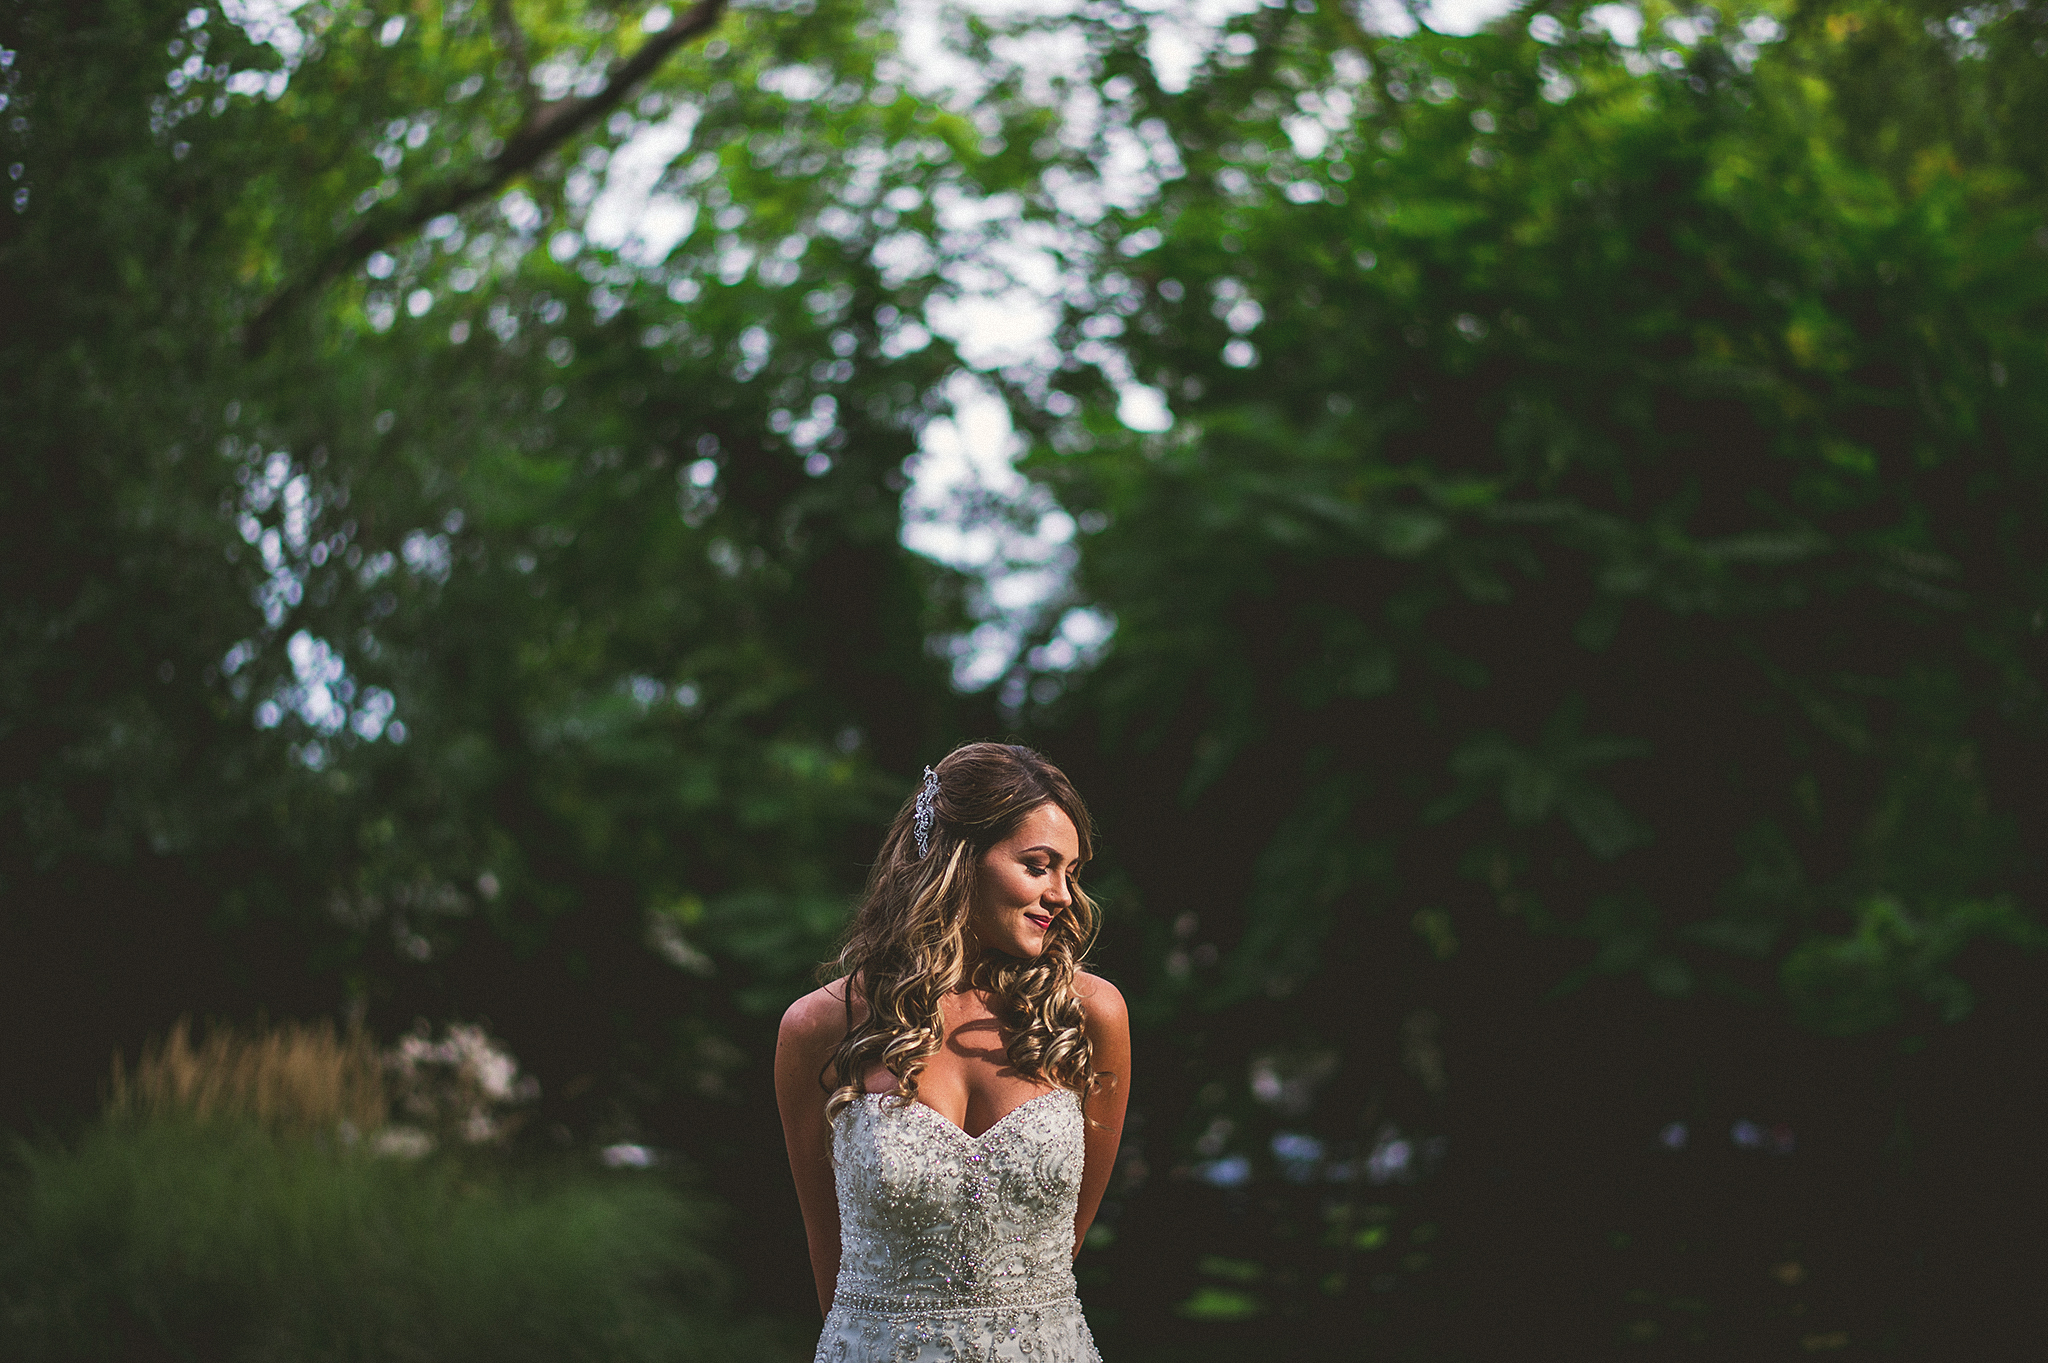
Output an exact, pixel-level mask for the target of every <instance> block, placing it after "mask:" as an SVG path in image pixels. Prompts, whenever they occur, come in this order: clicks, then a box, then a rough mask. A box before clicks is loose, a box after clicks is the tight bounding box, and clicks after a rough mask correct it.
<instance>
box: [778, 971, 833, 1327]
mask: <svg viewBox="0 0 2048 1363" xmlns="http://www.w3.org/2000/svg"><path fill="white" fill-rule="evenodd" d="M844 988H845V984H844V982H841V983H838V984H829V985H826V986H825V987H824V988H823V989H820V990H817V991H815V992H813V993H810V994H806V995H805V996H804V997H802V998H800V999H798V1000H797V1001H796V1002H795V1003H793V1004H791V1005H790V1006H789V1011H788V1012H786V1013H784V1014H783V1015H782V1030H781V1032H780V1034H779V1035H778V1036H777V1037H776V1040H775V1105H776V1107H777V1108H779V1109H780V1110H781V1112H782V1139H783V1143H784V1144H785V1145H786V1146H788V1148H789V1172H790V1175H791V1177H793V1178H794V1179H795V1180H796V1200H797V1205H798V1206H800V1207H801V1208H803V1214H804V1238H805V1239H806V1240H808V1241H809V1242H810V1247H811V1276H812V1278H814V1279H815V1280H816V1283H817V1288H818V1310H819V1311H820V1312H821V1313H825V1314H829V1313H830V1312H831V1310H832V1292H833V1288H834V1286H835V1285H836V1284H837V1283H838V1281H839V1195H838V1192H837V1190H836V1189H835V1188H834V1186H833V1181H832V1133H831V1131H830V1130H829V1129H828V1128H827V1127H826V1125H825V1098H826V1093H825V1090H824V1088H823V1086H822V1085H821V1084H820V1083H819V1080H818V1075H819V1073H820V1072H821V1071H823V1070H824V1068H825V1065H826V1062H827V1061H828V1060H830V1059H831V1056H832V1048H833V1047H834V1046H835V1045H837V1044H838V1042H839V1039H840V1038H841V1037H842V1036H844V1035H846V1000H845V998H844V997H843V996H842V995H841V994H840V993H839V991H840V990H842V989H844Z"/></svg>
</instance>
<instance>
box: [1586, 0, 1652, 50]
mask: <svg viewBox="0 0 2048 1363" xmlns="http://www.w3.org/2000/svg"><path fill="white" fill-rule="evenodd" d="M1583 22H1584V23H1585V26H1586V31H1587V32H1589V33H1591V32H1604V33H1605V34H1606V35H1607V36H1608V37H1610V38H1612V39H1614V41H1615V42H1617V43H1619V44H1621V45H1622V46H1623V47H1634V46H1635V45H1636V43H1637V42H1638V41H1639V40H1640V39H1641V38H1642V36H1643V12H1642V11H1641V10H1639V9H1637V8H1636V7H1635V6H1634V5H1595V6H1593V8H1591V9H1589V10H1587V11H1586V14H1585V18H1584V21H1583Z"/></svg>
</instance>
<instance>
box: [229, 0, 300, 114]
mask: <svg viewBox="0 0 2048 1363" xmlns="http://www.w3.org/2000/svg"><path fill="white" fill-rule="evenodd" d="M304 3H305V0H221V7H220V9H221V13H222V14H223V15H225V16H226V17H227V20H228V22H229V23H231V24H233V25H234V26H235V27H237V28H239V29H241V30H242V32H243V33H244V34H246V35H247V36H248V39H249V41H250V42H252V43H254V44H256V45H257V46H258V47H269V48H271V49H273V50H275V51H276V53H277V55H278V59H279V61H280V62H281V63H282V65H281V67H280V68H279V69H277V70H272V71H262V70H257V69H255V68H253V67H252V68H250V69H249V70H245V71H236V72H234V73H233V74H231V75H230V76H229V77H228V79H227V92H228V93H229V94H231V95H250V96H254V95H262V96H264V97H265V98H267V99H276V98H277V97H278V96H280V95H282V94H283V93H284V92H285V87H286V86H287V85H289V84H290V83H291V78H292V72H293V71H295V70H297V69H298V65H299V58H300V56H301V55H302V54H303V53H304V52H305V50H306V34H305V30H303V29H301V28H300V27H299V26H298V24H297V23H296V22H295V21H294V20H293V19H292V17H291V16H292V13H293V11H295V10H297V9H298V8H299V7H300V6H301V5H303V4H304Z"/></svg>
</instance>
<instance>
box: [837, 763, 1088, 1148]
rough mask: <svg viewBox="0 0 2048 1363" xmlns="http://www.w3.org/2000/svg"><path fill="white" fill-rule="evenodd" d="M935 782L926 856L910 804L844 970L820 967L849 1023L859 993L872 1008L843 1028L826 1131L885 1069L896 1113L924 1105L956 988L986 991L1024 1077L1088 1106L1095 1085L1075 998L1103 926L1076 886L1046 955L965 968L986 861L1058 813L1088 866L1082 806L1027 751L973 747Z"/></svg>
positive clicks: (852, 936) (1062, 779) (894, 827)
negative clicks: (1034, 820) (1039, 812)
mask: <svg viewBox="0 0 2048 1363" xmlns="http://www.w3.org/2000/svg"><path fill="white" fill-rule="evenodd" d="M935 770H936V772H937V775H938V789H937V791H936V792H935V794H934V798H933V801H932V812H933V814H934V815H935V819H934V822H933V826H932V831H931V843H930V849H929V851H927V852H926V853H925V854H924V855H923V856H920V855H919V854H918V848H917V838H916V831H915V823H916V817H917V797H916V796H915V795H913V796H912V797H911V798H910V799H908V800H905V801H904V803H903V808H902V809H900V810H899V811H897V814H896V819H895V822H894V823H892V824H890V826H889V832H888V834H887V836H885V837H884V838H883V839H882V851H881V856H880V857H879V858H878V859H877V861H876V862H875V867H874V870H873V871H872V872H871V873H870V874H869V876H868V885H867V891H866V893H865V894H864V895H863V896H862V899H861V905H860V910H859V912H857V913H856V914H855V915H854V919H853V924H852V926H851V927H849V928H848V929H847V932H846V937H845V940H844V941H843V942H842V943H841V946H840V949H839V957H838V959H837V961H835V962H834V963H833V964H832V965H830V966H827V967H826V970H827V972H828V973H830V974H834V975H837V976H839V977H841V978H843V979H845V981H846V1007H847V1014H848V1018H849V1020H851V1017H852V1012H853V993H854V991H855V990H856V989H857V990H858V991H859V992H860V997H861V999H862V1001H863V1002H864V1003H866V1004H867V1016H866V1017H865V1018H863V1019H861V1020H860V1021H859V1022H858V1023H857V1024H854V1025H850V1026H849V1027H848V1028H847V1032H846V1035H845V1037H844V1038H842V1039H841V1040H840V1042H839V1044H838V1045H837V1046H836V1047H835V1048H834V1049H833V1052H832V1056H831V1059H830V1060H829V1061H828V1062H827V1066H826V1069H827V1072H828V1073H829V1074H830V1075H831V1076H832V1078H833V1079H834V1080H835V1081H836V1083H834V1084H833V1085H832V1086H831V1096H830V1097H829V1098H828V1099H827V1100H826V1103H825V1119H826V1121H827V1122H830V1121H832V1120H833V1119H834V1118H836V1117H838V1115H839V1113H840V1112H841V1111H842V1110H844V1109H845V1107H846V1106H847V1104H849V1103H852V1102H853V1101H855V1100H856V1099H858V1098H859V1097H860V1096H861V1094H862V1093H864V1092H865V1091H866V1086H865V1085H864V1084H863V1082H862V1080H863V1078H864V1077H865V1076H866V1074H867V1072H868V1071H869V1070H870V1069H872V1068H873V1067H874V1066H875V1065H877V1064H880V1065H882V1066H883V1067H885V1068H886V1069H888V1071H889V1072H890V1073H891V1074H893V1075H895V1076H896V1090H895V1096H896V1097H897V1098H898V1099H899V1100H901V1101H903V1102H909V1101H911V1100H913V1099H915V1098H916V1096H917V1082H918V1076H919V1074H920V1073H922V1072H923V1070H924V1067H925V1064H926V1062H927V1061H929V1060H930V1059H931V1057H932V1056H933V1055H935V1054H936V1053H937V1052H938V1049H939V1046H940V1045H941V1044H942V1043H943V1042H944V1040H945V1024H944V1021H943V1019H942V1017H941V1014H940V1011H939V1006H940V1002H941V1000H943V999H944V998H945V997H946V995H947V994H949V993H951V992H952V991H953V990H955V989H957V988H959V987H960V986H961V985H962V984H967V985H970V986H972V987H974V988H977V989H984V990H987V991H988V994H989V996H990V1001H991V1004H992V1006H993V1008H994V1010H995V1013H996V1016H997V1019H998V1020H999V1021H1000V1022H1001V1023H1002V1025H1003V1027H1004V1030H1005V1031H1006V1032H1007V1033H1008V1034H1009V1037H1010V1041H1009V1046H1008V1054H1009V1061H1010V1064H1011V1065H1012V1066H1014V1067H1015V1068H1016V1069H1017V1071H1018V1072H1019V1073H1021V1074H1024V1075H1026V1076H1028V1077H1030V1078H1033V1079H1036V1080H1039V1081H1040V1082H1042V1083H1051V1084H1056V1085H1058V1086H1059V1087H1061V1088H1068V1089H1072V1090H1073V1091H1074V1092H1075V1093H1077V1094H1079V1095H1081V1096H1082V1097H1083V1098H1086V1097H1087V1096H1088V1094H1089V1093H1090V1092H1092V1091H1093V1090H1094V1088H1095V1087H1096V1085H1097V1084H1098V1083H1099V1082H1100V1078H1099V1076H1098V1075H1097V1074H1096V1073H1095V1070H1094V1050H1093V1047H1092V1046H1091V1045H1090V1044H1089V1040H1088V1032H1087V1029H1086V1027H1085V1025H1084V1021H1085V1019H1084V1015H1083V1012H1082V1008H1081V1000H1080V997H1079V996H1078V995H1077V994H1076V993H1075V992H1074V978H1075V974H1076V972H1077V971H1078V970H1079V968H1080V965H1081V961H1082V958H1083V956H1084V955H1085V954H1086V953H1087V950H1088V947H1089V945H1090V944H1091V943H1092V942H1093V941H1094V940H1095V931H1096V927H1097V923H1098V916H1097V913H1096V909H1095V903H1094V901H1093V900H1091V899H1089V898H1088V896H1087V894H1086V893H1084V892H1083V891H1082V889H1081V887H1080V885H1079V884H1075V885H1074V887H1073V902H1072V903H1071V904H1070V905H1069V906H1068V908H1067V909H1066V910H1065V911H1063V912H1061V913H1060V914H1059V915H1057V916H1056V917H1055V918H1054V919H1053V923H1052V928H1051V930H1050V931H1049V932H1048V933H1047V934H1046V939H1045V950H1044V952H1043V953H1042V954H1041V955H1039V956H1038V957H1036V958H1035V959H1030V960H1024V959H1020V958H1017V957H1013V956H1006V955H1002V954H1000V953H997V952H993V951H991V952H986V953H984V954H983V956H982V957H981V959H980V960H979V961H977V962H975V963H974V964H973V965H971V966H970V964H969V962H968V959H967V920H968V915H969V913H970V911H971V910H972V908H973V905H974V886H975V878H976V873H977V871H978V870H979V868H980V864H981V858H982V854H983V853H985V852H987V851H988V849H989V848H991V847H994V846H995V845H996V844H997V843H1000V842H1002V841H1003V840H1004V839H1006V838H1008V837H1009V836H1010V835H1011V834H1013V833H1015V832H1016V831H1017V828H1018V826H1019V825H1020V824H1022V823H1023V822H1024V819H1025V817H1026V816H1027V815H1029V814H1030V813H1031V811H1032V810H1034V809H1037V808H1039V807H1040V806H1041V805H1045V804H1052V805H1056V806H1058V807H1059V808H1060V809H1061V810H1062V811H1064V812H1065V813H1066V816H1067V817H1068V818H1069V819H1071V820H1073V823H1074V831H1075V832H1076V834H1078V835H1079V839H1080V854H1081V855H1080V861H1081V862H1082V863H1085V862H1087V861H1088V860H1089V858H1090V857H1092V856H1093V855H1094V829H1093V827H1092V826H1091V824H1090V822H1089V819H1088V809H1087V806H1085V805H1083V804H1082V803H1081V797H1080V795H1079V794H1077V793H1076V792H1075V790H1074V787H1073V785H1072V783H1071V782H1069V781H1068V780H1067V778H1066V776H1065V775H1064V774H1063V773H1062V772H1061V771H1060V769H1059V768H1058V767H1055V766H1054V765H1053V764H1052V763H1050V762H1048V761H1046V760H1045V759H1044V758H1043V757H1041V756H1039V755H1038V754H1037V753H1035V752H1033V751H1032V750H1031V749H1029V748H1023V747H1017V746H1014V745H1011V744H1007V743H970V744H967V745H966V746H964V747H960V748H956V749H954V750H953V751H952V752H951V753H948V754H947V755H946V758H945V760H943V761H942V762H940V763H939V764H938V766H937V768H935ZM820 1077H821V1078H822V1077H823V1076H820Z"/></svg>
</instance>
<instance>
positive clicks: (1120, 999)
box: [1074, 970, 1131, 1031]
mask: <svg viewBox="0 0 2048 1363" xmlns="http://www.w3.org/2000/svg"><path fill="white" fill-rule="evenodd" d="M1074 997H1075V998H1077V999H1079V1000H1081V1011H1082V1012H1083V1013H1084V1014H1085V1015H1086V1016H1087V1019H1088V1027H1089V1030H1091V1031H1093V1030H1094V1029H1096V1028H1098V1027H1116V1028H1128V1027H1129V1026H1130V1021H1131V1010H1130V1008H1129V1007H1128V1006H1126V1005H1125V1003H1124V995H1123V991H1122V990H1121V989H1118V988H1117V987H1116V986H1115V985H1113V984H1111V983H1110V982H1109V981H1108V980H1105V979H1103V978H1102V976H1100V975H1097V974H1094V973H1092V972H1090V971H1086V970H1081V971H1076V972H1075V974H1074Z"/></svg>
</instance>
